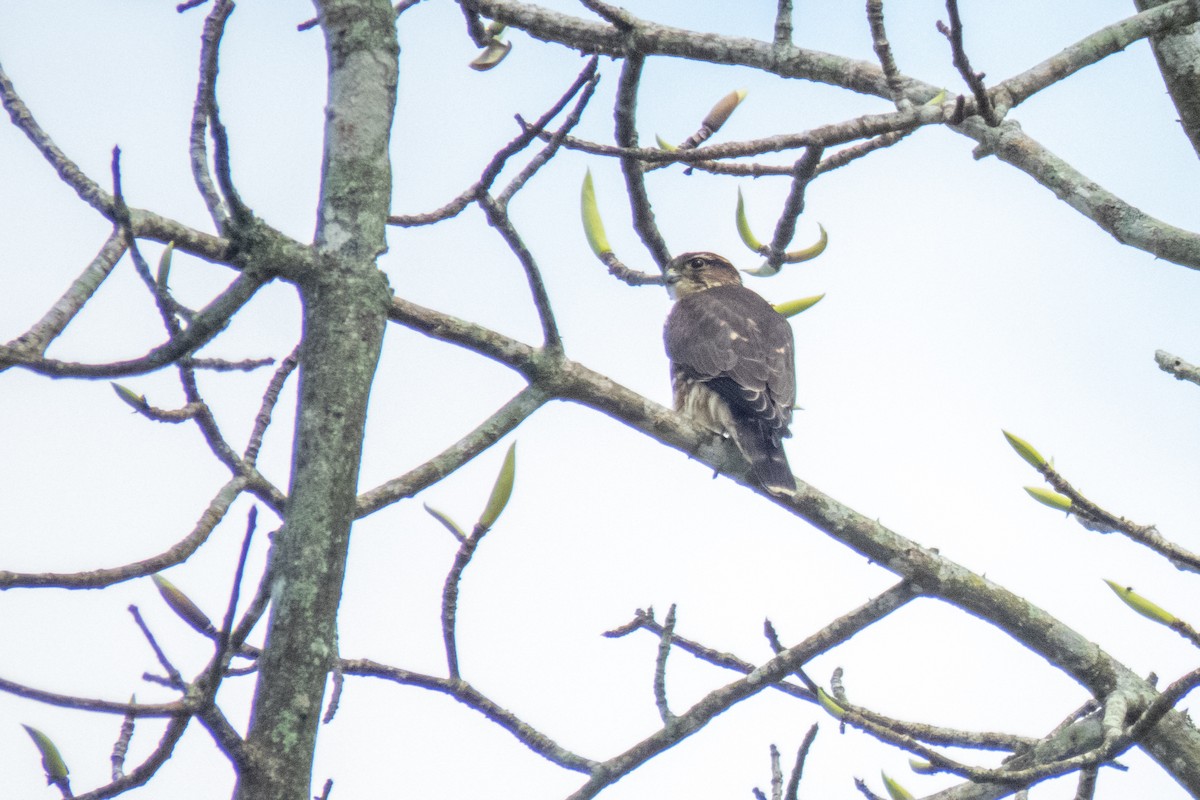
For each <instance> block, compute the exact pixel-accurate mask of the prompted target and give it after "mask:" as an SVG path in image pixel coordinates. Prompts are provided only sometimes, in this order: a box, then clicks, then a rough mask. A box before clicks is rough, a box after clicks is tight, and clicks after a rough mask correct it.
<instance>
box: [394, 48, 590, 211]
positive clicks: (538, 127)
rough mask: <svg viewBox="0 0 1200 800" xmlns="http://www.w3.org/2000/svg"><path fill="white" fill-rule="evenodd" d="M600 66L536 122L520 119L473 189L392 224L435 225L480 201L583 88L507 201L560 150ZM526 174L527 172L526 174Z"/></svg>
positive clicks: (584, 75)
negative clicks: (512, 160) (518, 127)
mask: <svg viewBox="0 0 1200 800" xmlns="http://www.w3.org/2000/svg"><path fill="white" fill-rule="evenodd" d="M596 67H597V59H596V58H594V57H593V58H591V59H589V60H588V63H587V66H585V67H584V68H583V71H582V72H580V73H579V75H578V77H576V78H575V81H574V82H573V83H572V84H571V86H570V87H569V88H568V89H567V91H566V92H565V93H564V94H563V95H562V96H561V97H560V98H559V99H558V101H557V102H556V103H555V104H554V105H553V106H551V107H550V109H549V110H548V111H547V112H546V113H545V114H542V116H541V117H539V118H538V120H537V121H536V122H534V123H533V124H532V125H526V124H524V122H523V121H522V120H520V118H518V122H520V123H521V125H522V130H521V133H520V134H518V135H517V137H516V138H515V139H513V140H512V141H510V142H509V143H508V144H506V145H504V147H502V148H500V150H499V151H497V152H496V154H495V155H494V156H492V159H491V160H490V161H489V162H488V164H487V166H485V167H484V169H483V172H482V174H480V176H479V180H477V181H476V182H475V183H474V184H473V185H472V186H471V187H470V188H468V189H467V190H465V191H464V192H462V193H461V194H459V195H458V197H456V198H454V199H453V200H451V201H450V202H449V203H447V204H446V205H444V206H442V207H441V208H439V209H437V210H435V211H430V212H428V213H424V214H393V215H391V216H389V217H388V218H387V221H388V224H389V225H398V226H400V227H405V228H408V227H415V226H418V225H432V224H433V223H435V222H441V221H442V220H444V219H450V218H452V217H455V216H457V215H458V214H459V212H461V211H462V210H463V209H464V208H466V207H467V206H468V205H470V204H471V202H472V201H475V200H478V199H479V198H481V197H483V196H484V195H486V194H487V193H488V191H489V190H490V189H491V187H492V184H493V183H495V181H496V178H498V177H499V176H500V172H501V171H502V170H503V169H504V166H505V164H507V163H508V159H510V158H512V157H513V156H514V155H516V154H517V153H519V152H521V151H522V150H524V149H525V148H526V147H528V146H529V144H530V142H532V141H533V140H534V139H536V138H538V136H539V135H540V134H542V133H543V131H545V129H546V126H547V125H549V124H550V122H551V121H552V120H553V119H554V118H555V117H557V116H558V115H559V114H560V113H562V110H563V109H564V108H566V107H567V104H568V103H569V102H571V98H573V97H575V95H577V94H579V92H580V90H581V89H583V90H584V91H583V94H582V95H581V96H580V100H579V102H578V103H576V106H575V109H573V110H572V112H571V115H570V116H568V118H567V120H566V122H564V124H563V126H562V128H561V129H560V130H559V132H557V133H555V134H553V135H552V136H548V137H547V138H548V139H550V140H551V141H552V144H551V146H550V147H547V148H546V149H545V150H543V151H542V153H541V154H539V155H538V156H537V157H536V158H535V159H534V160H533V161H532V162H531V163H530V164H529V165H527V166H526V170H527V171H529V174H528V175H525V176H524V177H523V178H522V177H521V176H518V178H517V179H514V181H513V183H512V184H510V185H509V188H508V189H506V190H505V191H504V192H502V193H501V195H500V196H501V198H503V202H502V204H504V203H507V202H508V200H509V199H510V198H511V197H512V195H513V194H515V193H516V191H517V189H519V188H520V186H521V185H522V184H523V183H524V182H525V181H527V180H528V179H529V177H530V176H532V174H533V172H535V171H536V170H537V169H538V168H540V167H541V165H542V164H544V163H545V162H546V161H548V160H549V159H550V157H551V156H552V155H553V154H554V152H555V151H557V149H558V146H559V143H561V142H562V140H563V138H564V137H565V135H566V131H568V130H570V129H571V128H573V127H574V126H575V125H576V123H578V121H579V117H580V115H581V114H582V113H583V109H584V107H585V106H586V105H587V101H588V100H589V99H591V96H592V91H593V90H594V89H595V83H596V81H597V80H598V75H597V72H596ZM585 87H586V88H585ZM522 174H523V175H524V173H522Z"/></svg>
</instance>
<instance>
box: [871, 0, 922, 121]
mask: <svg viewBox="0 0 1200 800" xmlns="http://www.w3.org/2000/svg"><path fill="white" fill-rule="evenodd" d="M867 24H868V25H870V27H871V45H872V47H874V48H875V57H876V58H878V59H879V66H880V68H881V69H882V70H883V77H884V80H886V81H887V87H888V92H889V94H891V96H892V102H893V103H895V104H896V108H897V109H898V110H900V111H906V110H908V109H909V108H912V100H910V99H909V98H908V96H907V95H905V93H904V82H903V81H902V80H901V78H900V69H899V67H897V66H896V58H895V56H893V55H892V45H891V43H890V42H888V38H887V30H886V28H885V27H884V24H883V0H867Z"/></svg>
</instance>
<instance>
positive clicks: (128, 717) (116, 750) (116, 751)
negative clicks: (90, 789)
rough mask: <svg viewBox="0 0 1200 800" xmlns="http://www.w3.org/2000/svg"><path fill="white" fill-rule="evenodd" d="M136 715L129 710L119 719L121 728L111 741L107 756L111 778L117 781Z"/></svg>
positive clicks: (131, 701) (132, 701)
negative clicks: (110, 752) (110, 751)
mask: <svg viewBox="0 0 1200 800" xmlns="http://www.w3.org/2000/svg"><path fill="white" fill-rule="evenodd" d="M129 702H130V704H133V703H136V702H137V698H136V697H130V698H129ZM136 720H137V717H135V716H134V715H133V714H132V713H131V712H127V713H126V714H125V718H124V719H123V720H121V730H120V731H119V732H118V733H117V741H115V742H114V743H113V749H112V755H110V756H109V757H108V760H109V762H110V763H111V764H112V779H113V780H114V781H119V780H120V779H121V778H122V777H124V775H125V756H126V755H127V754H128V753H129V742H130V741H132V740H133V728H134V723H135V722H136Z"/></svg>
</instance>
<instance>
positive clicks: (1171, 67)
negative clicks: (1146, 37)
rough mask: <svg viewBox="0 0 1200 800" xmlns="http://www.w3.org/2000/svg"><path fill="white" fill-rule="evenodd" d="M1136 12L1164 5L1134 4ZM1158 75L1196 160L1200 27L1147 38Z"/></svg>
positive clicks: (1144, 0)
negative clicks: (1172, 103) (1156, 65)
mask: <svg viewBox="0 0 1200 800" xmlns="http://www.w3.org/2000/svg"><path fill="white" fill-rule="evenodd" d="M1134 5H1136V6H1137V8H1138V11H1146V10H1148V9H1151V8H1158V7H1160V6H1163V5H1166V2H1165V0H1134ZM1150 47H1151V48H1153V50H1154V58H1155V59H1156V60H1157V61H1158V71H1159V72H1161V73H1162V76H1163V82H1164V83H1166V84H1167V91H1168V92H1169V93H1170V94H1171V100H1172V101H1173V102H1174V103H1175V108H1176V110H1178V111H1179V124H1180V125H1182V126H1183V132H1184V133H1185V134H1186V135H1187V137H1188V141H1190V142H1191V143H1192V149H1193V150H1195V151H1196V155H1198V156H1200V70H1198V69H1196V65H1197V64H1198V63H1200V25H1198V24H1197V23H1195V22H1193V23H1191V24H1190V25H1183V26H1180V27H1177V28H1173V29H1171V30H1170V31H1167V32H1164V33H1157V34H1155V35H1153V36H1151V37H1150Z"/></svg>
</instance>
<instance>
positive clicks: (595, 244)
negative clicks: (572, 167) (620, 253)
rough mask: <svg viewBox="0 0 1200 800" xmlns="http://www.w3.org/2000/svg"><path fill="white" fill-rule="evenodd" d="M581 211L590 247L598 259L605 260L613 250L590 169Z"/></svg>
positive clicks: (584, 230) (584, 180) (583, 193)
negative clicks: (598, 204) (597, 204)
mask: <svg viewBox="0 0 1200 800" xmlns="http://www.w3.org/2000/svg"><path fill="white" fill-rule="evenodd" d="M580 210H581V212H582V215H583V232H584V235H586V236H587V240H588V245H589V246H590V247H591V248H592V252H593V253H595V254H596V257H597V258H604V256H605V255H606V254H607V253H611V252H612V248H611V247H610V246H609V244H608V236H607V235H606V234H605V233H604V223H603V222H602V221H601V219H600V209H599V208H598V207H597V206H596V187H595V186H594V185H593V184H592V171H591V170H590V169H589V170H588V171H587V172H586V173H584V175H583V190H582V192H581V193H580Z"/></svg>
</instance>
